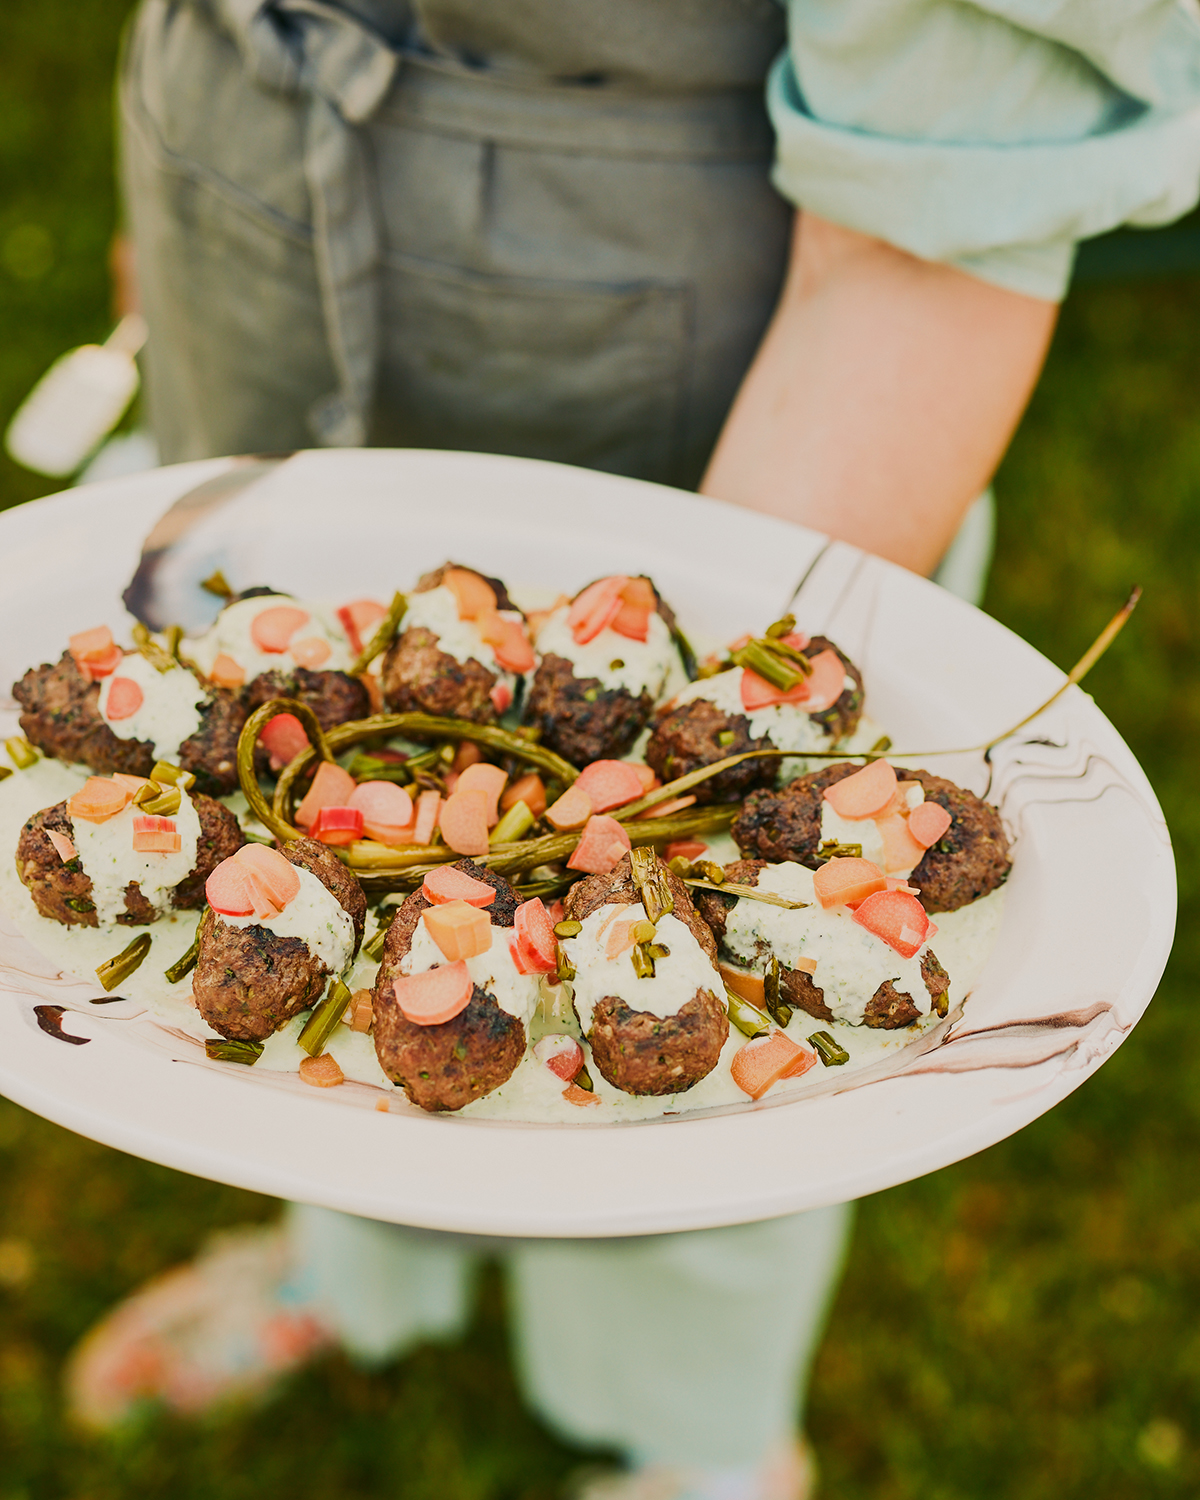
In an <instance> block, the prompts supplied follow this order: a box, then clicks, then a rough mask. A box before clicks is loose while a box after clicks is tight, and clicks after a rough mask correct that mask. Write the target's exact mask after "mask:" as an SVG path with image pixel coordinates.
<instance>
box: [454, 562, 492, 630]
mask: <svg viewBox="0 0 1200 1500" xmlns="http://www.w3.org/2000/svg"><path fill="white" fill-rule="evenodd" d="M442 587H443V588H447V589H449V590H450V592H451V593H452V594H453V595H454V598H455V600H456V601H457V603H458V618H459V619H460V620H478V619H479V617H480V615H488V614H495V612H496V592H495V590H494V589H493V588H492V586H491V584H490V583H488V582H487V580H486V579H485V578H481V577H480V575H479V574H478V573H472V572H471V570H470V568H447V569H446V570H445V572H444V573H443V574H442Z"/></svg>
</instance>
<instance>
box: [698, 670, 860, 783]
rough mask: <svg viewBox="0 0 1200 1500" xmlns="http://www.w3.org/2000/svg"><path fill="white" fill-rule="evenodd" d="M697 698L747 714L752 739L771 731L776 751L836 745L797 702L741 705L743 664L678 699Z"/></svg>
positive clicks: (849, 680) (850, 681)
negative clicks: (755, 706)
mask: <svg viewBox="0 0 1200 1500" xmlns="http://www.w3.org/2000/svg"><path fill="white" fill-rule="evenodd" d="M846 684H847V686H848V687H853V686H854V680H853V679H852V678H850V677H847V678H846ZM696 698H706V699H707V700H708V702H709V703H712V704H714V705H715V706H716V707H717V708H719V709H720V710H721V712H722V713H724V714H730V715H733V714H742V715H744V716H745V718H746V719H747V720H748V721H749V724H750V735H751V738H753V739H756V740H759V739H762V738H763V736H764V735H768V734H769V735H770V736H771V743H772V744H773V745H774V746H775V748H776V750H828V749H830V748H831V747H832V745H833V740H832V739H831V738H830V736H829V735H827V734H826V733H825V731H824V729H823V728H822V727H821V725H820V724H819V723H818V722H817V721H816V719H813V718H810V716H809V715H808V714H806V713H805V712H804V710H803V709H802V708H798V707H797V706H796V705H795V704H791V703H772V704H769V705H768V706H767V707H766V708H756V709H753V710H748V709H746V708H745V707H744V706H743V704H742V669H741V667H730V668H729V670H728V671H727V672H718V673H717V674H716V676H715V677H702V678H701V679H700V681H699V682H693V683H690V684H689V685H688V686H687V687H685V688H684V690H683V692H681V693H680V694H679V696H678V697H677V698H676V699H675V702H676V704H683V703H691V702H693V701H694V700H695V699H696ZM785 764H787V763H786V762H785ZM789 769H791V768H790V767H789ZM785 779H787V780H790V779H791V778H790V777H785Z"/></svg>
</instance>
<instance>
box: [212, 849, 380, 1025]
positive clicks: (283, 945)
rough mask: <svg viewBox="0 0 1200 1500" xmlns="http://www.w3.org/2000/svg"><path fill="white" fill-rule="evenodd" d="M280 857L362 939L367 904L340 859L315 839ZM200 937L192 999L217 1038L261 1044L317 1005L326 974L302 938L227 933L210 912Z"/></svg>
mask: <svg viewBox="0 0 1200 1500" xmlns="http://www.w3.org/2000/svg"><path fill="white" fill-rule="evenodd" d="M281 852H282V853H283V856H284V858H285V859H287V860H290V862H291V863H292V864H294V865H296V866H298V867H300V868H302V869H305V870H309V871H311V872H312V874H314V875H315V876H316V877H317V879H318V880H319V881H320V882H321V884H322V885H323V886H325V888H326V890H328V891H330V892H331V893H332V894H333V895H334V896H336V897H337V900H338V902H339V903H340V904H341V906H342V908H343V910H344V911H345V912H346V913H347V914H348V915H349V916H350V918H351V920H352V921H353V923H354V930H355V933H356V936H357V937H359V938H360V937H361V936H362V929H363V921H364V918H365V916H366V909H367V899H366V897H365V896H364V895H363V892H362V887H361V886H360V885H359V884H358V881H357V880H355V878H354V876H353V875H352V874H351V873H350V872H349V871H348V870H347V869H346V867H345V865H343V864H342V862H341V860H339V859H338V857H337V855H336V854H333V853H332V852H331V851H330V850H329V849H327V848H326V847H325V845H324V844H319V843H317V841H316V840H315V839H296V840H295V841H294V842H293V843H290V844H285V845H284V846H283V849H282V851H281ZM197 935H198V937H199V939H200V955H199V957H198V958H197V960H196V970H195V975H194V977H193V980H192V993H193V994H194V995H195V998H196V1005H197V1007H198V1009H199V1011H200V1014H201V1015H202V1016H203V1017H204V1019H205V1020H206V1021H207V1022H208V1024H209V1025H210V1026H211V1027H212V1028H213V1030H214V1031H219V1032H220V1033H221V1035H222V1036H227V1037H231V1038H235V1039H237V1040H239V1041H262V1040H263V1039H264V1038H266V1037H269V1036H270V1035H271V1034H272V1033H273V1032H276V1031H278V1030H279V1028H280V1027H281V1026H283V1025H284V1024H285V1023H286V1022H288V1021H290V1020H291V1018H292V1017H293V1016H297V1015H299V1014H300V1012H301V1011H302V1010H307V1009H309V1007H310V1006H312V1005H315V1004H316V1002H317V1000H319V999H320V997H321V994H322V992H323V991H324V989H325V984H326V981H327V980H328V978H329V969H328V968H327V967H326V965H325V964H323V963H322V962H321V960H320V959H319V958H317V957H316V955H315V954H314V953H312V951H311V950H310V949H309V946H308V944H307V943H306V942H305V941H304V940H303V939H302V938H296V937H280V936H279V935H278V934H277V933H274V932H269V931H268V930H267V929H266V928H265V927H259V926H258V925H257V924H251V925H250V926H248V927H232V926H230V925H229V924H228V923H227V922H223V921H222V920H221V918H220V917H219V916H218V915H217V913H216V912H215V911H213V910H212V908H211V907H209V908H208V910H207V911H206V912H205V913H204V915H203V917H201V919H200V927H199V929H198V934H197ZM356 946H357V943H356Z"/></svg>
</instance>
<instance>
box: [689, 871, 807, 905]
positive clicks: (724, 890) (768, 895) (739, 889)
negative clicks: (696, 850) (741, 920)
mask: <svg viewBox="0 0 1200 1500" xmlns="http://www.w3.org/2000/svg"><path fill="white" fill-rule="evenodd" d="M683 883H684V885H687V886H692V887H694V888H695V889H696V890H700V891H720V893H721V894H722V895H723V896H736V897H737V898H738V899H739V900H743V899H745V900H748V901H765V902H766V903H767V905H768V906H782V907H785V908H786V909H787V910H788V911H800V910H802V909H803V908H804V907H806V906H811V905H812V903H811V902H810V901H789V900H788V899H787V897H786V896H777V895H776V894H775V892H774V891H760V890H759V889H758V887H757V886H756V885H739V884H738V882H737V881H736V880H723V881H722V882H721V884H720V885H718V884H717V883H716V882H715V881H713V880H691V879H689V878H688V877H687V876H684V877H683Z"/></svg>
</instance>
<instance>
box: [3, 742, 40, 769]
mask: <svg viewBox="0 0 1200 1500" xmlns="http://www.w3.org/2000/svg"><path fill="white" fill-rule="evenodd" d="M4 748H5V749H6V750H7V751H8V758H9V760H11V761H12V763H13V765H14V766H16V768H17V770H18V771H28V769H29V768H30V766H35V765H37V762H38V753H37V751H36V750H35V749H34V748H33V746H32V745H31V744H30V743H29V741H28V740H27V739H26V738H25V736H24V735H23V734H14V735H13V736H12V737H11V738H10V739H7V740H5V741H4Z"/></svg>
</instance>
